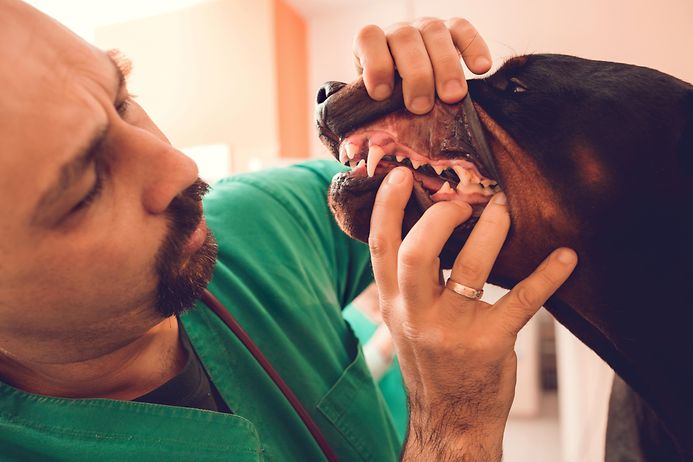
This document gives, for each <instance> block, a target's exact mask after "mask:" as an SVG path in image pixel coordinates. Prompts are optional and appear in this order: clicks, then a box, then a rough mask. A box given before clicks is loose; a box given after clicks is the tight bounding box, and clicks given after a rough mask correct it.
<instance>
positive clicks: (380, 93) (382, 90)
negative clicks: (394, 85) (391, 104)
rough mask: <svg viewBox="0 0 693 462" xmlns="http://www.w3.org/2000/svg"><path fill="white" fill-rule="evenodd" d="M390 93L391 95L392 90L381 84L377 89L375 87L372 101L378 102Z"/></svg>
mask: <svg viewBox="0 0 693 462" xmlns="http://www.w3.org/2000/svg"><path fill="white" fill-rule="evenodd" d="M390 93H392V89H391V88H390V86H389V85H387V84H384V83H381V84H380V85H378V86H377V87H375V90H373V99H377V100H379V101H381V100H384V99H385V98H387V97H388V96H390Z"/></svg>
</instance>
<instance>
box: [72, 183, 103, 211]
mask: <svg viewBox="0 0 693 462" xmlns="http://www.w3.org/2000/svg"><path fill="white" fill-rule="evenodd" d="M102 188H103V179H102V178H101V174H100V173H97V175H96V181H95V182H94V186H92V188H91V189H90V190H89V192H88V193H87V194H86V195H85V196H84V197H83V198H82V200H81V201H79V202H78V203H77V204H76V205H75V206H74V207H72V210H70V213H75V212H78V211H79V210H82V209H85V208H87V207H88V206H89V205H91V203H92V202H94V199H96V198H97V197H98V196H99V193H100V192H101V189H102Z"/></svg>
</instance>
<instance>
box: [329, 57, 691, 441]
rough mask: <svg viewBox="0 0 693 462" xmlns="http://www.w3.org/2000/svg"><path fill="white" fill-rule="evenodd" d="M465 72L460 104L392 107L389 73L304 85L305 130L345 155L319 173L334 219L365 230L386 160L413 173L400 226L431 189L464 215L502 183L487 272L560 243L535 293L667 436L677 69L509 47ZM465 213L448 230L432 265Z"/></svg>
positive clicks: (685, 171)
mask: <svg viewBox="0 0 693 462" xmlns="http://www.w3.org/2000/svg"><path fill="white" fill-rule="evenodd" d="M468 83H469V93H470V96H471V99H472V100H473V102H474V103H473V104H472V103H471V101H470V100H469V99H467V100H465V101H463V102H461V103H458V104H453V105H449V104H444V103H442V102H440V101H438V102H437V103H436V105H435V108H434V109H433V111H431V112H430V113H428V114H426V115H423V116H414V115H411V114H409V113H407V112H406V111H405V110H404V106H403V102H402V95H401V89H400V88H399V87H398V88H396V89H395V92H394V94H393V97H392V98H390V99H389V100H387V101H383V102H374V101H372V100H370V99H369V98H368V96H367V94H366V92H365V89H364V86H363V83H362V82H361V81H357V82H355V83H352V84H350V85H344V84H339V83H335V82H331V83H329V84H327V85H325V86H324V87H323V88H322V89H321V90H320V92H319V94H318V111H317V119H318V120H317V121H318V127H319V129H320V136H321V138H322V140H323V142H324V143H325V145H326V146H328V147H329V148H330V149H331V151H332V153H333V154H334V156H335V157H336V158H337V159H339V161H340V162H342V163H344V164H350V165H352V166H353V168H352V170H351V171H350V172H347V173H343V174H340V175H338V176H336V177H335V178H334V180H333V182H332V186H331V189H330V196H329V201H330V206H331V208H332V210H333V212H334V214H335V216H336V218H337V220H338V222H339V223H340V225H341V226H342V228H343V229H344V230H345V231H346V232H347V233H348V234H350V235H351V236H353V237H355V238H357V239H360V240H363V241H366V240H367V238H368V232H369V226H370V214H371V211H372V207H373V201H374V198H375V193H376V191H377V189H378V186H379V185H380V183H381V182H382V179H383V177H384V175H385V174H386V173H387V172H388V171H389V170H391V169H392V168H394V167H395V166H397V165H404V166H406V167H409V168H410V169H411V170H413V172H414V177H415V180H416V181H415V192H414V194H413V195H412V198H411V199H410V201H409V203H408V205H407V209H406V214H405V220H404V229H403V234H406V232H407V231H408V230H409V228H411V226H412V225H413V224H414V223H415V222H416V221H417V220H418V218H419V217H420V216H421V214H422V213H423V211H424V210H425V209H426V208H428V207H430V206H431V205H432V204H433V203H434V202H436V201H440V200H448V199H450V198H453V197H456V198H459V199H462V200H465V201H467V202H469V203H470V204H472V206H473V208H474V211H475V213H474V214H475V215H476V216H478V214H479V213H480V212H481V210H482V209H483V207H484V205H485V203H486V202H488V200H489V198H490V197H491V195H492V194H493V193H494V192H495V191H497V190H499V189H501V190H503V191H504V192H505V194H506V195H507V197H508V204H509V209H510V215H511V220H512V227H511V232H510V235H509V238H508V240H507V241H506V244H505V246H504V248H503V250H502V252H501V254H500V256H499V258H498V260H497V262H496V265H495V266H494V269H493V272H492V275H491V278H490V281H491V282H495V283H499V284H501V285H504V286H506V287H508V286H510V285H512V284H514V283H516V282H517V281H519V280H521V279H522V278H524V277H526V276H527V275H528V274H529V272H530V271H531V270H532V269H533V268H534V267H535V266H536V265H538V264H539V262H540V261H541V260H542V259H543V258H544V257H545V256H546V255H547V254H548V253H549V252H550V251H551V250H553V249H555V248H556V247H559V246H568V247H572V248H574V249H575V250H576V251H577V252H578V255H579V257H580V264H579V266H578V269H577V270H576V272H575V273H574V275H573V276H572V277H571V279H570V280H569V281H568V282H567V283H566V284H565V285H564V287H562V288H561V289H560V290H559V292H558V293H557V295H556V297H554V298H553V299H552V300H551V301H550V302H549V303H548V304H547V306H548V308H549V309H550V310H551V311H552V313H553V314H554V315H555V316H556V317H557V318H558V320H559V321H561V322H562V323H563V324H565V325H566V326H567V327H568V328H569V329H570V330H571V331H573V333H575V334H576V335H577V336H578V337H580V338H581V339H582V340H583V341H584V342H585V343H587V344H588V345H589V346H590V347H592V348H593V349H594V350H595V351H597V353H599V354H600V355H601V356H602V357H603V358H604V359H606V360H607V361H608V362H609V363H610V365H611V366H612V367H614V368H615V369H616V370H617V372H619V373H620V374H621V375H622V376H623V377H624V378H625V379H626V380H627V381H629V382H630V383H631V385H632V386H634V388H636V389H637V390H638V391H639V392H640V393H641V394H642V395H643V396H645V397H646V398H647V399H648V401H649V402H650V404H652V406H653V407H654V408H655V409H656V410H657V412H658V414H659V415H660V416H661V417H662V419H663V420H664V421H665V422H667V425H668V426H669V428H670V429H672V430H671V431H672V433H674V434H676V435H678V437H679V442H680V443H681V441H682V440H683V439H682V438H681V435H683V434H684V433H685V432H688V434H690V432H691V431H693V412H690V409H693V401H691V398H690V395H691V394H690V392H689V391H687V389H686V388H685V387H689V388H690V387H691V386H693V374H692V373H690V372H681V365H679V364H677V361H678V359H676V358H679V355H681V357H683V356H685V355H688V360H690V357H693V342H692V341H691V340H690V335H689V334H688V331H689V329H690V326H691V325H693V314H691V310H690V309H687V308H686V309H683V308H682V307H681V304H684V303H687V305H686V306H690V305H691V304H692V303H693V301H691V300H689V299H688V298H687V296H688V294H687V289H685V288H686V287H689V285H690V284H691V281H693V270H692V269H691V268H692V267H693V265H691V262H692V261H693V226H692V224H691V215H692V214H693V210H691V204H692V203H693V192H692V191H693V167H692V165H693V89H692V87H691V85H690V84H688V83H685V82H683V81H680V80H678V79H675V78H673V77H671V76H668V75H666V74H663V73H661V72H658V71H655V70H652V69H647V68H643V67H638V66H632V65H625V64H617V63H610V62H600V61H590V60H585V59H580V58H575V57H570V56H561V55H530V56H521V57H516V58H513V59H511V60H509V61H508V62H506V63H505V65H503V66H502V67H501V68H500V69H499V70H498V71H497V72H496V73H495V74H493V75H491V76H490V77H488V78H485V79H479V80H470V81H469V82H468ZM479 122H480V125H478V123H479ZM364 160H365V161H366V162H362V161H364ZM473 224H474V219H472V220H471V221H469V222H468V223H466V224H464V225H463V226H460V227H459V228H458V229H457V230H456V231H455V233H454V234H453V236H452V237H451V238H450V240H449V241H448V243H447V244H446V246H445V249H444V251H443V253H442V254H441V262H442V263H443V265H444V266H447V267H449V266H450V265H451V264H452V262H453V261H454V258H455V256H456V255H457V253H458V252H459V250H460V249H461V246H462V245H463V244H464V241H465V240H466V238H467V236H468V234H469V232H470V230H471V228H472V227H473ZM672 355H673V356H672ZM665 357H666V358H667V359H666V360H662V358H665ZM684 395H688V396H689V397H688V398H685V397H684ZM681 399H683V400H684V401H685V400H686V399H688V401H686V402H688V403H689V404H691V407H689V412H687V413H682V412H681V408H682V407H685V406H683V405H682V404H681V402H682V401H681ZM677 400H678V401H677ZM677 408H678V409H677ZM686 444H687V445H689V446H692V445H693V443H690V442H689V443H685V445H686Z"/></svg>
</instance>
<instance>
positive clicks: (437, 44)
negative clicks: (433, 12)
mask: <svg viewBox="0 0 693 462" xmlns="http://www.w3.org/2000/svg"><path fill="white" fill-rule="evenodd" d="M417 26H418V28H419V30H420V31H421V36H422V37H423V41H424V45H425V46H426V51H427V52H428V56H429V57H430V59H431V64H432V66H433V75H434V76H435V86H436V93H437V94H438V97H439V98H440V99H441V100H442V101H444V102H446V103H456V102H457V101H459V100H461V99H462V98H464V96H465V95H466V94H467V81H466V80H465V77H464V71H463V70H462V63H461V62H460V54H459V52H458V51H457V49H456V48H455V44H454V43H453V41H452V36H451V31H449V30H448V28H447V27H446V26H445V23H444V22H443V21H441V20H439V19H434V18H425V19H422V20H420V21H419V22H418V23H417Z"/></svg>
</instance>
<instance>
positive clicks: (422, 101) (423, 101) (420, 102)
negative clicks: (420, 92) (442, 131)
mask: <svg viewBox="0 0 693 462" xmlns="http://www.w3.org/2000/svg"><path fill="white" fill-rule="evenodd" d="M430 108H431V98H429V97H428V96H417V97H416V98H414V99H413V100H412V101H411V110H412V112H416V113H423V112H428V110H429V109H430Z"/></svg>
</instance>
